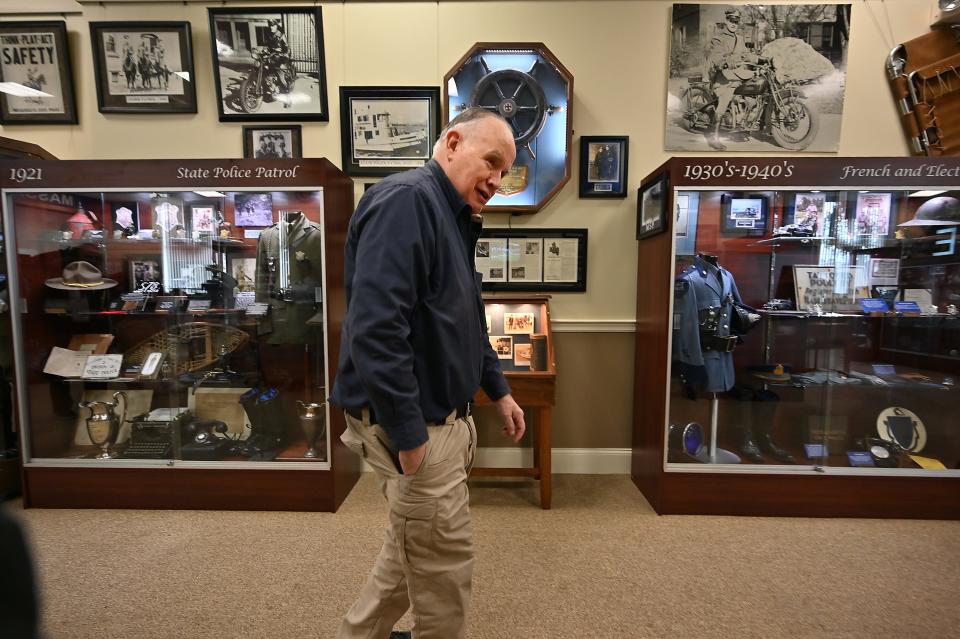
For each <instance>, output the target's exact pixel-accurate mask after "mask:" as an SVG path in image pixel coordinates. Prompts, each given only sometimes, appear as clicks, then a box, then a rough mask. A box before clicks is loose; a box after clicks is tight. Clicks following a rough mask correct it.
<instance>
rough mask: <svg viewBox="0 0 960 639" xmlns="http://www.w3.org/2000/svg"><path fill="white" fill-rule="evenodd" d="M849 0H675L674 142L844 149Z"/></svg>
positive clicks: (670, 127) (670, 96)
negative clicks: (845, 0)
mask: <svg viewBox="0 0 960 639" xmlns="http://www.w3.org/2000/svg"><path fill="white" fill-rule="evenodd" d="M849 37H850V5H849V4H803V5H801V4H795V5H771V4H763V5H761V4H744V5H729V4H675V5H673V21H672V40H671V46H670V65H669V77H668V79H667V87H668V90H667V122H666V141H665V148H666V150H667V151H747V152H754V151H781V152H782V151H837V150H838V147H839V142H840V122H841V120H842V116H843V94H844V88H845V86H846V64H847V62H846V61H847V43H848V42H849Z"/></svg>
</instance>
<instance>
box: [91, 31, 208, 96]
mask: <svg viewBox="0 0 960 639" xmlns="http://www.w3.org/2000/svg"><path fill="white" fill-rule="evenodd" d="M90 42H91V43H92V45H93V69H94V72H95V75H96V84H97V104H98V106H99V108H100V113H196V112H197V91H196V74H195V73H194V71H193V47H192V45H191V35H190V23H189V22H91V23H90Z"/></svg>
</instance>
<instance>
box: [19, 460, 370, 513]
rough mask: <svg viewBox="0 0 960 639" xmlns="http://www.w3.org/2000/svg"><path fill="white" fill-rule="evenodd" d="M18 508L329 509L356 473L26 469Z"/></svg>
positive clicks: (327, 510) (333, 506)
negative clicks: (339, 485)
mask: <svg viewBox="0 0 960 639" xmlns="http://www.w3.org/2000/svg"><path fill="white" fill-rule="evenodd" d="M23 477H24V491H23V495H24V506H26V507H35V508H143V509H176V510H181V509H182V510H303V511H322V512H334V511H336V509H337V508H339V506H340V504H341V503H342V502H343V498H344V497H346V494H347V493H348V492H349V490H350V487H352V486H353V484H355V483H356V481H357V479H358V478H359V472H354V473H350V474H346V473H338V475H337V477H336V479H337V482H338V483H341V482H347V483H348V484H349V485H348V486H345V490H334V487H333V483H334V474H333V473H332V472H331V471H312V470H255V469H242V468H237V469H233V468H231V469H222V470H221V469H206V468H204V469H192V468H102V469H91V468H50V467H29V466H28V467H26V468H24V469H23Z"/></svg>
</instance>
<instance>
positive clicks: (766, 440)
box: [757, 433, 797, 464]
mask: <svg viewBox="0 0 960 639" xmlns="http://www.w3.org/2000/svg"><path fill="white" fill-rule="evenodd" d="M757 441H759V442H760V448H762V449H763V450H764V452H766V453H767V454H768V455H770V456H771V457H773V458H774V459H776V460H777V461H779V462H783V463H784V464H796V463H797V460H796V459H794V458H793V455H791V454H790V453H788V452H787V451H785V450H784V449H782V448H780V447H779V446H777V444H776V442H774V441H773V437H771V436H770V433H763V434H762V435H760V437H758V438H757Z"/></svg>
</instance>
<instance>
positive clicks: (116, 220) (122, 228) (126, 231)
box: [110, 201, 140, 240]
mask: <svg viewBox="0 0 960 639" xmlns="http://www.w3.org/2000/svg"><path fill="white" fill-rule="evenodd" d="M110 212H111V214H112V215H111V217H112V219H113V238H114V239H116V240H121V239H124V238H128V237H136V236H137V233H139V232H140V208H139V206H138V205H137V203H136V202H133V201H131V202H112V203H111V204H110Z"/></svg>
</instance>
